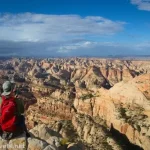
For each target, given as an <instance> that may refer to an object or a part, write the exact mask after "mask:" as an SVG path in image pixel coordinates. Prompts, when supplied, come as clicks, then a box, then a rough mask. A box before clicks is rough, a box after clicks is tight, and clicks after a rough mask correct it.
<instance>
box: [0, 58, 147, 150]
mask: <svg viewBox="0 0 150 150" xmlns="http://www.w3.org/2000/svg"><path fill="white" fill-rule="evenodd" d="M149 66H150V61H138V60H136V61H134V60H117V59H116V60H113V59H96V58H69V59H43V60H40V59H9V60H5V61H3V62H1V67H0V74H1V78H0V83H2V82H3V81H4V80H7V79H14V81H15V82H16V84H17V86H18V89H19V91H20V94H19V97H20V98H21V99H23V100H24V103H25V105H26V114H25V115H26V123H27V125H28V128H29V129H30V132H31V133H32V136H33V137H32V138H29V139H26V141H27V143H28V144H27V145H28V149H31V150H32V149H37V147H39V149H45V150H48V149H52V150H55V149H60V148H61V149H69V150H74V149H77V150H80V149H81V150H100V149H103V150H130V149H135V150H140V149H144V150H150V148H149V143H150V74H149V73H150V67H149ZM14 140H20V141H21V142H23V140H24V139H22V137H21V138H19V139H14ZM0 142H5V141H2V140H0ZM9 142H10V143H11V142H13V140H11V141H9ZM17 142H19V141H17ZM38 145H39V146H38Z"/></svg>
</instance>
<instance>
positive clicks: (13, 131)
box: [0, 81, 30, 140]
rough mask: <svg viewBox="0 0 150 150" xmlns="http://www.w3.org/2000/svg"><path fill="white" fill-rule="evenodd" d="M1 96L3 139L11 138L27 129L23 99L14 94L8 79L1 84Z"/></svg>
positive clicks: (0, 122) (0, 114)
mask: <svg viewBox="0 0 150 150" xmlns="http://www.w3.org/2000/svg"><path fill="white" fill-rule="evenodd" d="M2 90H3V92H2V97H1V98H0V127H1V131H2V138H3V139H7V140H9V139H11V138H13V137H15V136H18V135H20V134H22V133H23V132H25V133H26V136H27V137H30V134H29V133H28V131H27V128H26V125H25V117H24V115H23V114H24V104H23V101H22V100H20V99H18V98H17V96H16V92H15V91H16V89H15V87H14V84H13V83H11V82H10V81H6V82H4V84H3V85H2Z"/></svg>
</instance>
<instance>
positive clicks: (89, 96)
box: [80, 93, 97, 100]
mask: <svg viewBox="0 0 150 150" xmlns="http://www.w3.org/2000/svg"><path fill="white" fill-rule="evenodd" d="M93 97H97V96H96V95H93V94H92V93H87V94H83V95H82V96H80V99H82V100H86V99H90V98H93Z"/></svg>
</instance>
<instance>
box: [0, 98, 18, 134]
mask: <svg viewBox="0 0 150 150" xmlns="http://www.w3.org/2000/svg"><path fill="white" fill-rule="evenodd" d="M16 113H17V106H16V102H15V98H14V97H9V98H6V97H4V96H2V103H1V107H0V125H1V129H2V131H6V132H12V133H13V132H15V131H16V129H17V126H16V123H17V115H16Z"/></svg>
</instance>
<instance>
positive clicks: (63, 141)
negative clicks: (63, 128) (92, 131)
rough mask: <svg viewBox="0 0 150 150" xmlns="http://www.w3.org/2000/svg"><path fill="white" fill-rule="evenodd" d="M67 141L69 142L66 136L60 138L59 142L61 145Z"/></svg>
mask: <svg viewBox="0 0 150 150" xmlns="http://www.w3.org/2000/svg"><path fill="white" fill-rule="evenodd" d="M67 143H69V140H68V139H67V138H63V139H61V140H60V144H61V145H62V146H64V145H66V144H67Z"/></svg>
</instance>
